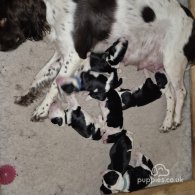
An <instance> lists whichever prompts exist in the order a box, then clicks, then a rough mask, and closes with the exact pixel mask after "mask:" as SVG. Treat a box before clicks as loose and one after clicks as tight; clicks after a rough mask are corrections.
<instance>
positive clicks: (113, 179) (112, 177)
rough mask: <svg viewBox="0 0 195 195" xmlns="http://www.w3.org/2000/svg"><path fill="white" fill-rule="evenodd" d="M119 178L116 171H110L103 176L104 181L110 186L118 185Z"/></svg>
mask: <svg viewBox="0 0 195 195" xmlns="http://www.w3.org/2000/svg"><path fill="white" fill-rule="evenodd" d="M118 178H119V175H118V174H117V173H116V172H115V171H109V172H108V173H106V174H105V175H104V176H103V179H104V181H105V182H106V184H108V185H109V186H113V185H115V184H116V183H117V180H118Z"/></svg>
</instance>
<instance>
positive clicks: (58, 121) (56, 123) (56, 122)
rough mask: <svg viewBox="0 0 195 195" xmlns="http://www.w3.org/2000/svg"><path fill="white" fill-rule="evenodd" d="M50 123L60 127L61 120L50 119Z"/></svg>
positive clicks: (57, 118)
mask: <svg viewBox="0 0 195 195" xmlns="http://www.w3.org/2000/svg"><path fill="white" fill-rule="evenodd" d="M51 122H52V123H53V124H55V125H58V126H62V123H63V119H62V118H59V117H56V118H53V119H51Z"/></svg>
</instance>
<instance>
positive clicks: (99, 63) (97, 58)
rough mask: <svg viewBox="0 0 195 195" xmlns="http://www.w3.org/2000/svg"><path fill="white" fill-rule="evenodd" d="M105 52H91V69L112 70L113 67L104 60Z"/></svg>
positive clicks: (97, 70) (108, 71)
mask: <svg viewBox="0 0 195 195" xmlns="http://www.w3.org/2000/svg"><path fill="white" fill-rule="evenodd" d="M106 56H107V54H106V53H93V52H92V53H91V55H90V66H91V70H92V71H95V72H107V73H111V72H113V68H112V67H111V66H110V65H109V64H108V62H107V61H106Z"/></svg>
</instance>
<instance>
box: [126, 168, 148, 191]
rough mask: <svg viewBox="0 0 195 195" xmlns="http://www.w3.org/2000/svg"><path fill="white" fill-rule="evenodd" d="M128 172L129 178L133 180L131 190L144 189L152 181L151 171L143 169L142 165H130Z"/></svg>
mask: <svg viewBox="0 0 195 195" xmlns="http://www.w3.org/2000/svg"><path fill="white" fill-rule="evenodd" d="M127 172H128V174H129V179H130V181H131V183H130V186H129V191H130V192H133V191H137V190H140V189H143V188H145V187H146V186H148V185H149V184H150V182H151V179H150V176H151V172H150V171H148V170H145V169H143V168H142V167H141V166H138V167H132V166H130V165H129V166H128V169H127ZM140 178H141V182H138V181H139V179H140ZM146 181H147V182H146Z"/></svg>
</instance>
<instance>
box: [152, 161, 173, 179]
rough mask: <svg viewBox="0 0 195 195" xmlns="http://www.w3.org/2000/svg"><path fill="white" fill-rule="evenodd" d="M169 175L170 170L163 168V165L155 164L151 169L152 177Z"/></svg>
mask: <svg viewBox="0 0 195 195" xmlns="http://www.w3.org/2000/svg"><path fill="white" fill-rule="evenodd" d="M169 174H170V170H169V169H167V168H166V167H165V165H163V164H157V165H155V166H154V168H153V169H152V175H153V176H154V177H167V176H169Z"/></svg>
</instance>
